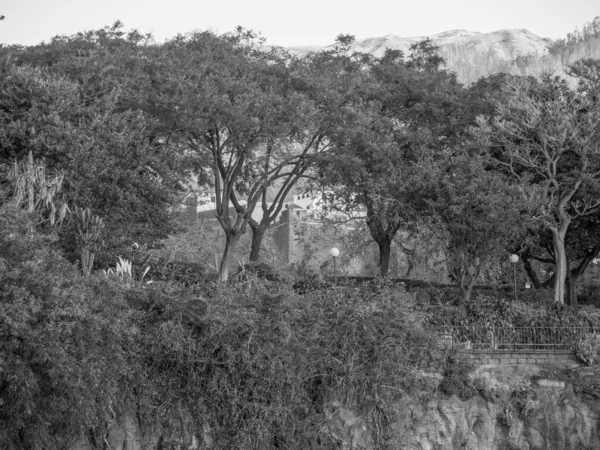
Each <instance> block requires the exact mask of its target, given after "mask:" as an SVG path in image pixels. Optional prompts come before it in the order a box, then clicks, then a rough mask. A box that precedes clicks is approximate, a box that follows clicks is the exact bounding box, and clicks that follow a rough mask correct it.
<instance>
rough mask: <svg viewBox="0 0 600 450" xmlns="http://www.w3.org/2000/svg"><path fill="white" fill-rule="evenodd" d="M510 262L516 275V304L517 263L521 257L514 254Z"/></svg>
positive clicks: (509, 259)
mask: <svg viewBox="0 0 600 450" xmlns="http://www.w3.org/2000/svg"><path fill="white" fill-rule="evenodd" d="M508 261H509V262H510V263H511V264H512V265H513V270H514V274H515V302H516V301H517V263H518V262H519V255H516V254H514V253H513V254H512V255H510V257H509V258H508Z"/></svg>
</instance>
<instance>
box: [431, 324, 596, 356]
mask: <svg viewBox="0 0 600 450" xmlns="http://www.w3.org/2000/svg"><path fill="white" fill-rule="evenodd" d="M434 330H436V331H437V332H438V334H439V336H440V344H441V345H442V346H444V347H448V348H456V349H464V350H491V351H494V350H497V351H510V350H529V351H535V350H538V351H542V350H572V349H573V346H574V344H576V343H577V342H579V341H581V340H582V339H584V338H585V337H586V336H587V335H589V334H600V328H593V327H488V326H443V327H435V328H434Z"/></svg>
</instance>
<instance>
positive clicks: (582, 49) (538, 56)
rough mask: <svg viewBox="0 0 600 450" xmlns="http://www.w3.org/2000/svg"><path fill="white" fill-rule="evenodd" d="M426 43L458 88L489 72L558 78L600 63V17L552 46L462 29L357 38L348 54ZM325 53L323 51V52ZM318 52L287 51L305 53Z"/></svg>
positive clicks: (524, 36) (527, 36) (513, 34)
mask: <svg viewBox="0 0 600 450" xmlns="http://www.w3.org/2000/svg"><path fill="white" fill-rule="evenodd" d="M426 38H430V39H431V40H432V41H433V43H434V44H435V45H436V46H438V47H439V48H440V55H441V56H442V57H444V59H445V60H446V68H447V69H448V70H450V71H452V72H455V73H456V74H457V76H458V79H459V80H460V81H461V82H462V83H464V84H471V83H473V82H475V81H477V80H478V79H479V78H480V77H482V76H487V75H491V74H494V73H499V72H502V73H510V74H514V75H533V76H540V75H542V74H544V73H552V74H556V75H560V76H564V77H568V75H567V74H566V70H565V69H566V66H567V65H569V64H572V63H574V62H575V61H577V60H579V59H583V58H594V59H600V16H599V17H596V18H595V19H594V20H593V21H592V22H591V23H589V24H586V25H584V27H583V31H578V30H576V31H575V32H574V33H572V34H569V35H568V36H567V38H566V39H561V40H557V41H553V40H552V39H549V38H544V37H541V36H537V35H536V34H533V33H531V32H530V31H528V30H524V29H509V30H498V31H494V32H491V33H479V32H474V31H467V30H451V31H445V32H443V33H439V34H436V35H432V36H415V37H401V36H397V35H394V34H388V35H386V36H382V37H373V38H366V39H360V40H357V41H356V42H355V44H354V45H353V47H352V50H354V51H359V52H366V53H372V54H374V55H375V56H381V55H383V53H384V52H385V49H386V48H390V49H394V50H402V51H403V52H404V53H405V54H406V55H408V54H409V53H410V46H411V45H412V44H415V43H417V42H419V41H422V40H423V39H426ZM325 48H327V47H325ZM319 49H320V48H318V47H293V48H289V50H291V51H293V52H296V53H306V52H309V51H316V50H319Z"/></svg>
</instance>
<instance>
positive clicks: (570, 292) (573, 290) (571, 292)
mask: <svg viewBox="0 0 600 450" xmlns="http://www.w3.org/2000/svg"><path fill="white" fill-rule="evenodd" d="M577 278H579V277H578V276H576V275H574V274H573V273H572V272H571V271H567V302H568V304H569V306H572V307H574V308H577Z"/></svg>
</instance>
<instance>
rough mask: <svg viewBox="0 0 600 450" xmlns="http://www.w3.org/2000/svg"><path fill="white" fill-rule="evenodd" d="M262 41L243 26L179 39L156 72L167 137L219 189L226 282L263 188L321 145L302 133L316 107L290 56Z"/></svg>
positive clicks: (165, 51)
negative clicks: (299, 87)
mask: <svg viewBox="0 0 600 450" xmlns="http://www.w3.org/2000/svg"><path fill="white" fill-rule="evenodd" d="M260 43H261V42H260V40H259V39H258V38H257V36H256V35H255V34H254V33H252V32H248V31H246V30H243V29H238V30H237V33H236V34H235V35H229V36H217V35H215V34H213V33H209V32H203V33H192V34H190V35H188V36H179V37H177V38H175V39H173V40H171V41H169V42H167V43H166V44H165V45H164V46H163V47H162V48H161V51H160V53H159V55H158V57H157V60H156V63H155V69H154V71H153V73H152V74H151V77H152V82H151V84H153V85H154V86H155V92H156V93H155V96H156V97H155V98H156V102H157V104H160V105H162V107H163V108H164V110H165V111H168V112H167V113H166V114H162V115H161V116H162V118H163V119H165V121H164V124H165V129H166V130H170V134H169V138H170V139H174V140H175V141H176V142H178V144H179V145H180V146H181V147H182V149H183V150H184V152H187V154H192V155H194V157H195V159H196V167H197V168H198V169H199V170H200V174H201V175H204V176H206V175H208V176H209V179H210V182H211V184H212V185H213V187H214V190H215V197H216V211H215V216H216V218H217V219H218V221H219V223H220V224H221V226H222V228H223V230H224V232H225V237H226V244H225V250H224V254H223V257H222V259H221V263H220V267H219V279H220V281H222V282H223V281H227V279H228V276H229V267H230V264H231V261H232V257H233V254H234V251H235V249H236V246H237V243H238V241H239V239H240V237H241V236H242V235H243V234H244V233H245V232H246V230H247V226H248V224H249V222H250V220H251V218H252V213H253V212H254V209H255V207H256V205H257V203H258V202H259V201H260V200H261V199H262V198H264V197H263V194H264V191H265V190H266V189H267V188H268V186H269V185H270V184H273V183H274V182H275V181H277V180H280V179H284V178H285V177H286V176H287V175H289V172H290V171H291V172H294V173H293V174H292V175H291V176H292V180H291V181H292V182H293V180H294V177H295V176H296V175H297V172H301V171H302V170H303V169H302V167H303V164H304V163H305V161H306V156H307V155H308V154H309V153H310V152H312V151H318V148H319V146H320V140H319V138H318V135H317V136H315V137H314V138H310V137H309V138H304V137H302V133H303V131H304V130H303V128H304V127H303V123H302V120H303V118H304V117H309V116H310V114H311V112H310V111H311V106H310V102H307V101H306V98H305V97H304V96H303V95H298V94H297V93H296V92H295V90H294V89H293V86H291V85H290V82H291V80H290V79H289V76H288V74H287V68H286V59H285V56H282V54H281V52H280V51H279V50H276V49H275V50H273V51H263V50H261V48H260V45H259V44H260ZM298 118H300V121H298ZM298 144H299V145H298ZM288 184H289V183H288ZM244 199H245V200H244Z"/></svg>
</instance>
